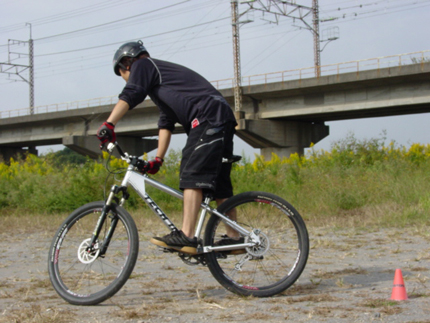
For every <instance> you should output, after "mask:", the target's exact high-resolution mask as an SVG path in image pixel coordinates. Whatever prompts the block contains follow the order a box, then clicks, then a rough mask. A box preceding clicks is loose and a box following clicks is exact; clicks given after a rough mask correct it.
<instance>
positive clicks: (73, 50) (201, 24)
mask: <svg viewBox="0 0 430 323" xmlns="http://www.w3.org/2000/svg"><path fill="white" fill-rule="evenodd" d="M229 18H230V17H224V18H220V19H215V20H211V21H207V22H204V23H200V24H197V25H193V26H188V27H183V28H178V29H174V30H169V31H165V32H161V33H158V34H152V35H145V36H141V37H137V38H142V39H148V38H152V37H157V36H161V35H167V34H171V33H174V32H178V31H181V30H186V29H190V28H195V27H199V26H204V25H207V24H211V23H213V22H217V21H222V20H225V19H229ZM134 40H135V39H130V40H126V41H120V42H114V43H109V44H104V45H98V46H91V47H86V48H79V49H72V50H68V51H63V52H56V53H47V54H39V55H36V56H37V57H42V56H51V55H60V54H67V53H74V52H80V51H84V50H90V49H95V48H102V47H109V46H113V45H118V44H123V43H125V42H129V41H134Z"/></svg>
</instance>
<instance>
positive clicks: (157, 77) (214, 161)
mask: <svg viewBox="0 0 430 323" xmlns="http://www.w3.org/2000/svg"><path fill="white" fill-rule="evenodd" d="M113 69H114V72H115V74H116V75H118V76H121V77H122V78H123V79H124V80H125V81H126V83H127V84H126V86H125V87H124V89H123V90H122V92H121V94H120V95H119V100H118V103H117V104H116V105H115V107H114V108H113V110H112V113H111V114H110V116H109V118H108V119H107V120H106V121H105V122H104V123H103V124H102V125H101V126H100V128H99V129H98V131H97V137H98V138H99V139H100V141H101V142H102V143H106V142H114V141H115V139H116V136H115V125H116V124H117V122H118V121H119V120H120V119H121V118H122V117H123V116H124V115H125V114H126V113H127V111H128V110H131V109H133V108H134V107H136V106H137V105H138V104H139V103H141V102H142V101H143V100H144V99H145V98H146V96H149V97H150V98H151V100H152V101H153V102H154V103H155V104H156V105H157V106H158V108H159V111H160V117H159V121H158V128H159V138H158V149H157V152H156V157H155V158H154V159H153V160H150V161H149V163H148V169H147V172H148V173H150V174H155V173H157V172H158V170H159V169H160V167H161V166H162V165H163V161H164V156H165V154H166V152H167V149H168V147H169V144H170V139H171V135H172V133H173V131H174V129H175V123H179V124H181V125H182V126H183V128H184V130H185V132H186V134H187V135H188V138H187V142H186V144H185V147H184V148H183V150H182V160H181V166H180V184H179V185H180V189H181V190H183V192H184V204H183V222H182V230H179V231H172V232H171V233H170V234H168V235H166V236H163V237H154V238H152V239H151V242H152V243H154V244H156V245H158V246H160V247H165V248H171V249H175V250H178V251H182V252H185V253H190V254H195V253H196V247H197V240H196V238H195V237H194V230H195V225H196V221H197V217H198V212H199V207H200V204H201V202H202V199H203V194H204V192H205V191H211V192H212V193H213V196H214V197H215V199H216V202H217V204H218V205H219V204H220V203H222V202H223V201H224V200H226V199H227V198H229V197H231V196H232V195H233V188H232V184H231V179H230V172H231V164H226V163H222V157H230V156H231V155H232V154H233V135H234V132H235V126H236V124H237V123H236V119H235V117H234V114H233V112H232V110H231V108H230V106H229V105H228V103H227V101H226V100H225V99H224V98H223V97H222V95H221V94H220V93H219V92H218V91H217V90H216V89H215V88H214V87H213V86H212V85H211V84H210V83H209V82H208V81H207V80H206V79H205V78H203V77H202V76H200V75H199V74H198V73H196V72H194V71H192V70H190V69H188V68H186V67H184V66H180V65H177V64H174V63H171V62H167V61H162V60H159V59H155V58H151V57H150V55H149V53H148V51H147V50H146V48H145V47H144V46H143V43H142V41H140V40H139V41H137V42H128V43H125V44H123V45H122V46H120V47H119V49H118V50H117V51H116V53H115V55H114V58H113ZM102 134H103V135H102ZM229 216H230V217H231V218H232V219H233V220H235V217H236V216H235V214H234V212H232V214H230V215H229ZM238 239H239V242H243V238H239V235H238V233H237V232H236V231H234V230H232V229H231V228H229V227H227V235H226V236H224V239H222V240H221V241H219V242H218V244H221V245H225V244H233V243H239V242H238Z"/></svg>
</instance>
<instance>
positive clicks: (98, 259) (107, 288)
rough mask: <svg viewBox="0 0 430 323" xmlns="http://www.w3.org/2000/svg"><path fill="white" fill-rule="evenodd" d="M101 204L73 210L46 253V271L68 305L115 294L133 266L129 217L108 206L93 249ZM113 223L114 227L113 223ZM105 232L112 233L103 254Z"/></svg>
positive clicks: (134, 238) (134, 237)
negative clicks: (91, 244) (47, 254)
mask: <svg viewBox="0 0 430 323" xmlns="http://www.w3.org/2000/svg"><path fill="white" fill-rule="evenodd" d="M103 206H104V202H93V203H89V204H86V205H84V206H82V207H80V208H79V209H77V210H75V211H74V212H73V213H72V214H70V216H69V217H68V218H67V219H66V220H65V221H64V222H63V224H62V225H61V226H60V228H59V229H58V231H57V233H56V234H55V237H54V239H53V241H52V244H51V248H50V250H49V257H48V258H49V259H48V270H49V277H50V279H51V282H52V285H53V286H54V288H55V290H56V291H57V293H58V294H59V295H60V296H61V297H62V298H64V299H65V300H66V301H68V302H69V303H71V304H76V305H94V304H98V303H100V302H102V301H104V300H106V299H108V298H109V297H111V296H113V295H114V294H115V293H116V292H118V291H119V290H120V289H121V287H122V286H123V285H124V284H125V282H126V281H127V279H128V278H129V276H130V274H131V272H132V271H133V268H134V265H135V263H136V259H137V255H138V249H139V237H138V233H137V228H136V224H135V223H134V220H133V218H132V217H131V215H130V214H129V213H128V212H127V211H126V210H125V209H123V208H122V207H120V206H117V205H112V206H111V210H110V211H109V212H108V214H107V217H106V220H105V221H104V223H102V230H101V231H100V235H99V238H98V240H97V241H96V243H95V245H94V247H93V248H89V247H90V242H91V236H92V233H93V231H94V229H95V227H96V224H97V222H98V221H99V218H100V215H101V213H102V209H103ZM115 223H116V224H115ZM109 230H114V232H113V235H112V239H111V240H110V243H109V246H108V248H107V251H106V252H105V253H104V252H103V251H102V247H103V242H104V239H105V237H106V236H107V234H108V232H109Z"/></svg>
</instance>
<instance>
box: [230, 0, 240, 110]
mask: <svg viewBox="0 0 430 323" xmlns="http://www.w3.org/2000/svg"><path fill="white" fill-rule="evenodd" d="M231 26H232V32H233V65H234V85H233V88H234V111H235V112H239V111H241V110H242V88H241V86H242V75H241V70H240V39H239V27H240V25H239V9H238V0H232V1H231Z"/></svg>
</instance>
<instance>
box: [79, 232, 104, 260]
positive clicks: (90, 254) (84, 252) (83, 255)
mask: <svg viewBox="0 0 430 323" xmlns="http://www.w3.org/2000/svg"><path fill="white" fill-rule="evenodd" d="M90 241H91V238H88V239H85V240H84V241H82V243H81V245H80V246H79V248H78V259H79V261H80V262H82V263H83V264H90V263H92V262H93V261H94V260H96V259H97V257H98V256H99V253H100V249H99V243H98V242H96V244H95V245H94V247H93V248H90Z"/></svg>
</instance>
